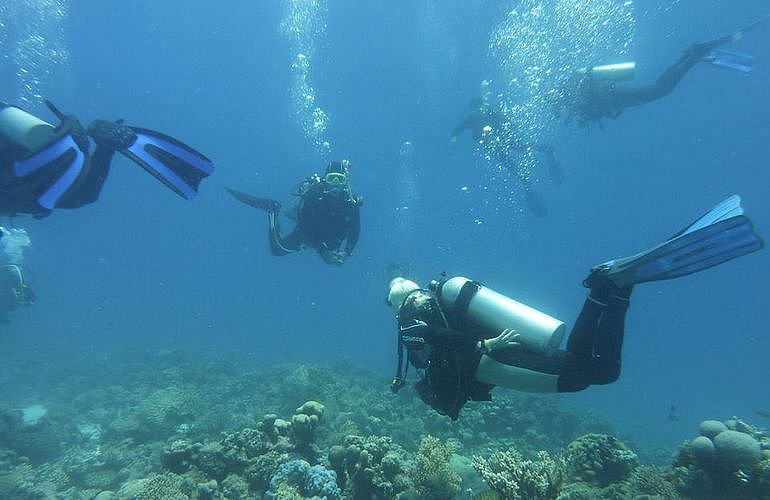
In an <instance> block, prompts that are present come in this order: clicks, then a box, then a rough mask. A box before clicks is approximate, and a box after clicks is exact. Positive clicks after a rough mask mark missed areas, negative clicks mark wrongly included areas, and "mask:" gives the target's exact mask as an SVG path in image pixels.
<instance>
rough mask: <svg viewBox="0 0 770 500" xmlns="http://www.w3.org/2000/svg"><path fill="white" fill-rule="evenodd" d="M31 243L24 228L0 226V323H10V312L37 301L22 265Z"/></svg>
mask: <svg viewBox="0 0 770 500" xmlns="http://www.w3.org/2000/svg"><path fill="white" fill-rule="evenodd" d="M29 245H30V240H29V237H28V236H27V233H26V231H24V230H23V229H6V228H4V227H2V226H0V249H2V255H0V324H5V323H8V313H9V312H11V311H13V310H14V309H17V308H19V307H21V306H30V305H32V304H33V302H34V301H35V292H34V291H33V290H32V288H31V287H30V286H29V284H27V282H26V280H25V277H24V271H23V269H22V267H21V260H22V258H23V256H22V252H23V250H24V248H25V247H27V246H29Z"/></svg>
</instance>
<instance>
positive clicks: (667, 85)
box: [615, 37, 732, 107]
mask: <svg viewBox="0 0 770 500" xmlns="http://www.w3.org/2000/svg"><path fill="white" fill-rule="evenodd" d="M731 40H732V38H731V37H722V38H717V39H714V40H708V41H706V42H698V43H694V44H693V45H692V46H690V48H688V49H687V50H685V51H684V54H682V57H680V58H679V60H678V61H677V62H675V63H674V64H673V65H671V66H670V67H669V68H668V69H666V70H665V71H664V72H663V74H661V75H660V77H658V79H657V81H656V82H655V83H654V84H652V85H646V86H642V87H621V86H618V87H617V88H616V89H615V93H616V95H617V97H618V99H619V100H620V101H621V104H622V106H623V107H628V106H637V105H639V104H644V103H648V102H651V101H655V100H657V99H660V98H661V97H665V96H667V95H668V94H670V93H671V92H673V91H674V89H675V88H676V86H677V85H679V82H681V81H682V78H684V76H685V75H686V74H687V73H688V72H689V71H690V70H691V69H692V67H693V66H695V65H696V64H698V63H699V62H701V61H702V60H703V58H704V57H705V56H706V55H707V54H708V53H709V52H711V51H712V50H714V49H715V48H716V47H719V46H721V45H724V44H725V43H728V42H729V41H731Z"/></svg>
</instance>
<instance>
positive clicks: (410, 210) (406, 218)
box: [395, 141, 418, 235]
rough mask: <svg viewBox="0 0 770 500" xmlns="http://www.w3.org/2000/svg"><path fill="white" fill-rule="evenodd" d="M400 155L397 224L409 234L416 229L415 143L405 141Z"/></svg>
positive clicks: (400, 229)
mask: <svg viewBox="0 0 770 500" xmlns="http://www.w3.org/2000/svg"><path fill="white" fill-rule="evenodd" d="M398 156H399V158H398V189H397V190H396V191H395V192H396V193H398V199H397V200H396V203H397V205H396V226H397V227H398V230H399V231H400V232H401V234H404V235H407V234H409V233H411V232H413V231H414V216H415V208H416V207H415V203H416V202H417V199H418V193H417V176H416V174H415V164H414V145H413V144H412V143H411V142H410V141H404V142H403V143H402V144H401V148H400V149H399V155H398Z"/></svg>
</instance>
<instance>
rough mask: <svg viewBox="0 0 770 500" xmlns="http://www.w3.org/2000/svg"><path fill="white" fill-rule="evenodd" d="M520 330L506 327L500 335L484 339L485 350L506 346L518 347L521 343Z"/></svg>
mask: <svg viewBox="0 0 770 500" xmlns="http://www.w3.org/2000/svg"><path fill="white" fill-rule="evenodd" d="M519 335H520V334H519V332H517V331H516V330H514V329H512V328H506V329H505V330H503V331H502V333H501V334H500V335H498V336H497V337H495V338H493V339H486V340H484V341H482V344H483V346H484V350H485V351H486V352H492V351H496V350H498V349H503V348H505V347H516V346H519V345H521V342H519Z"/></svg>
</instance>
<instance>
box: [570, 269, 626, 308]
mask: <svg viewBox="0 0 770 500" xmlns="http://www.w3.org/2000/svg"><path fill="white" fill-rule="evenodd" d="M583 286H584V287H586V288H589V289H590V290H591V292H590V294H589V295H590V296H591V298H593V299H596V300H599V301H602V302H606V301H607V300H609V299H610V297H615V298H616V299H619V300H621V301H625V302H628V299H629V298H630V297H631V292H633V290H634V287H633V285H631V286H627V287H619V286H618V285H616V284H615V282H613V281H612V279H611V278H610V277H609V276H607V275H606V274H604V273H603V272H602V271H601V270H597V269H592V270H591V273H590V274H589V275H588V277H587V278H586V279H584V280H583Z"/></svg>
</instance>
